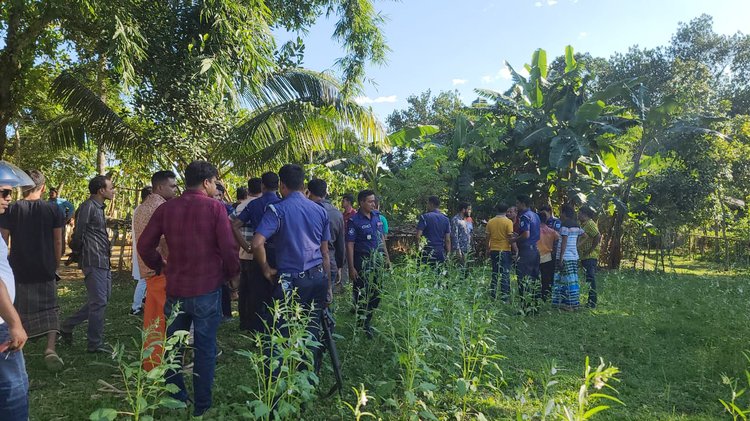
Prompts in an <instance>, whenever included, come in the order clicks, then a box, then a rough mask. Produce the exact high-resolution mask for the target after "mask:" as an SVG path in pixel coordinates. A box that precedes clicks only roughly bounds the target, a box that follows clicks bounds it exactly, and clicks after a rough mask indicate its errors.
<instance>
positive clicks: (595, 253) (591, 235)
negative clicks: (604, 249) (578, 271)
mask: <svg viewBox="0 0 750 421" xmlns="http://www.w3.org/2000/svg"><path fill="white" fill-rule="evenodd" d="M581 228H583V232H584V233H586V236H584V237H580V238H578V254H579V256H580V257H579V258H580V259H581V260H586V259H599V246H596V247H594V249H593V250H592V251H591V253H589V254H585V253H586V250H588V249H589V248H591V246H592V245H593V244H594V240H595V239H596V237H597V236H599V228H598V227H597V226H596V222H594V220H593V219H589V220H588V221H586V222H585V223H584V224H583V226H581ZM600 245H601V244H600Z"/></svg>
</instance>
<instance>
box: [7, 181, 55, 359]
mask: <svg viewBox="0 0 750 421" xmlns="http://www.w3.org/2000/svg"><path fill="white" fill-rule="evenodd" d="M28 174H29V176H30V177H31V179H32V180H33V181H34V184H35V187H34V188H32V189H30V190H27V191H25V192H24V193H23V199H22V200H19V201H17V202H15V203H13V204H12V205H10V207H9V208H8V211H7V212H5V213H4V214H2V215H0V232H1V233H2V236H3V239H4V240H5V242H6V243H8V238H9V237H10V239H11V240H12V244H11V249H10V259H9V260H10V266H11V268H12V269H13V274H14V276H15V278H16V307H17V309H18V313H19V314H20V316H21V322H22V323H23V327H24V329H25V330H26V332H27V333H28V336H29V338H35V337H39V336H44V335H46V336H47V348H46V349H45V351H44V361H45V364H46V366H47V368H48V369H49V370H51V371H57V370H60V369H61V368H62V366H63V361H62V359H61V358H60V357H59V356H58V355H57V353H56V352H55V340H56V338H57V333H58V331H59V329H60V322H59V319H58V312H59V307H58V305H57V281H56V277H55V271H56V270H57V267H58V265H59V263H60V257H61V256H62V248H63V247H62V246H63V239H62V228H63V225H64V224H65V217H64V215H63V214H62V212H60V209H59V208H58V207H57V205H56V204H54V203H50V202H48V201H46V200H42V195H43V194H44V190H45V179H44V174H42V173H41V172H40V171H36V170H32V171H29V172H28Z"/></svg>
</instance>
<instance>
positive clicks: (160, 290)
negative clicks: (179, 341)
mask: <svg viewBox="0 0 750 421" xmlns="http://www.w3.org/2000/svg"><path fill="white" fill-rule="evenodd" d="M146 283H147V284H148V288H147V289H146V307H145V309H144V310H143V329H144V330H145V331H146V332H147V333H148V334H147V336H146V340H145V341H144V343H143V348H144V349H148V348H153V349H154V350H153V351H151V354H150V355H149V356H148V358H146V359H145V361H143V368H144V369H145V370H146V371H151V370H152V369H153V368H154V367H156V366H157V365H159V364H161V356H162V352H163V348H162V345H161V343H163V341H164V338H165V334H166V330H167V327H166V319H165V318H164V304H165V303H166V302H167V277H166V276H164V275H155V276H151V277H149V278H148V279H147V280H146Z"/></svg>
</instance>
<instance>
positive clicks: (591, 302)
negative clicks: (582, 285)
mask: <svg viewBox="0 0 750 421" xmlns="http://www.w3.org/2000/svg"><path fill="white" fill-rule="evenodd" d="M595 216H596V214H595V213H594V211H593V209H591V208H589V207H587V206H586V207H583V208H581V209H580V210H579V211H578V220H579V221H581V228H583V232H584V233H585V235H584V236H582V237H581V238H580V239H579V240H578V256H579V258H580V259H581V266H583V270H584V272H586V282H588V284H589V298H588V303H587V304H586V306H587V307H589V308H596V302H597V297H596V265H597V263H598V262H599V243H601V240H602V235H601V233H599V228H598V227H597V225H596V221H594V217H595Z"/></svg>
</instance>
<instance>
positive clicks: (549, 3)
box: [547, 0, 557, 6]
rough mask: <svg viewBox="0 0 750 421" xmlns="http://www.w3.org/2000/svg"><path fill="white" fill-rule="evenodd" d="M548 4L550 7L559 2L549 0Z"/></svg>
mask: <svg viewBox="0 0 750 421" xmlns="http://www.w3.org/2000/svg"><path fill="white" fill-rule="evenodd" d="M547 4H548V5H550V6H554V5H556V4H557V0H547Z"/></svg>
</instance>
